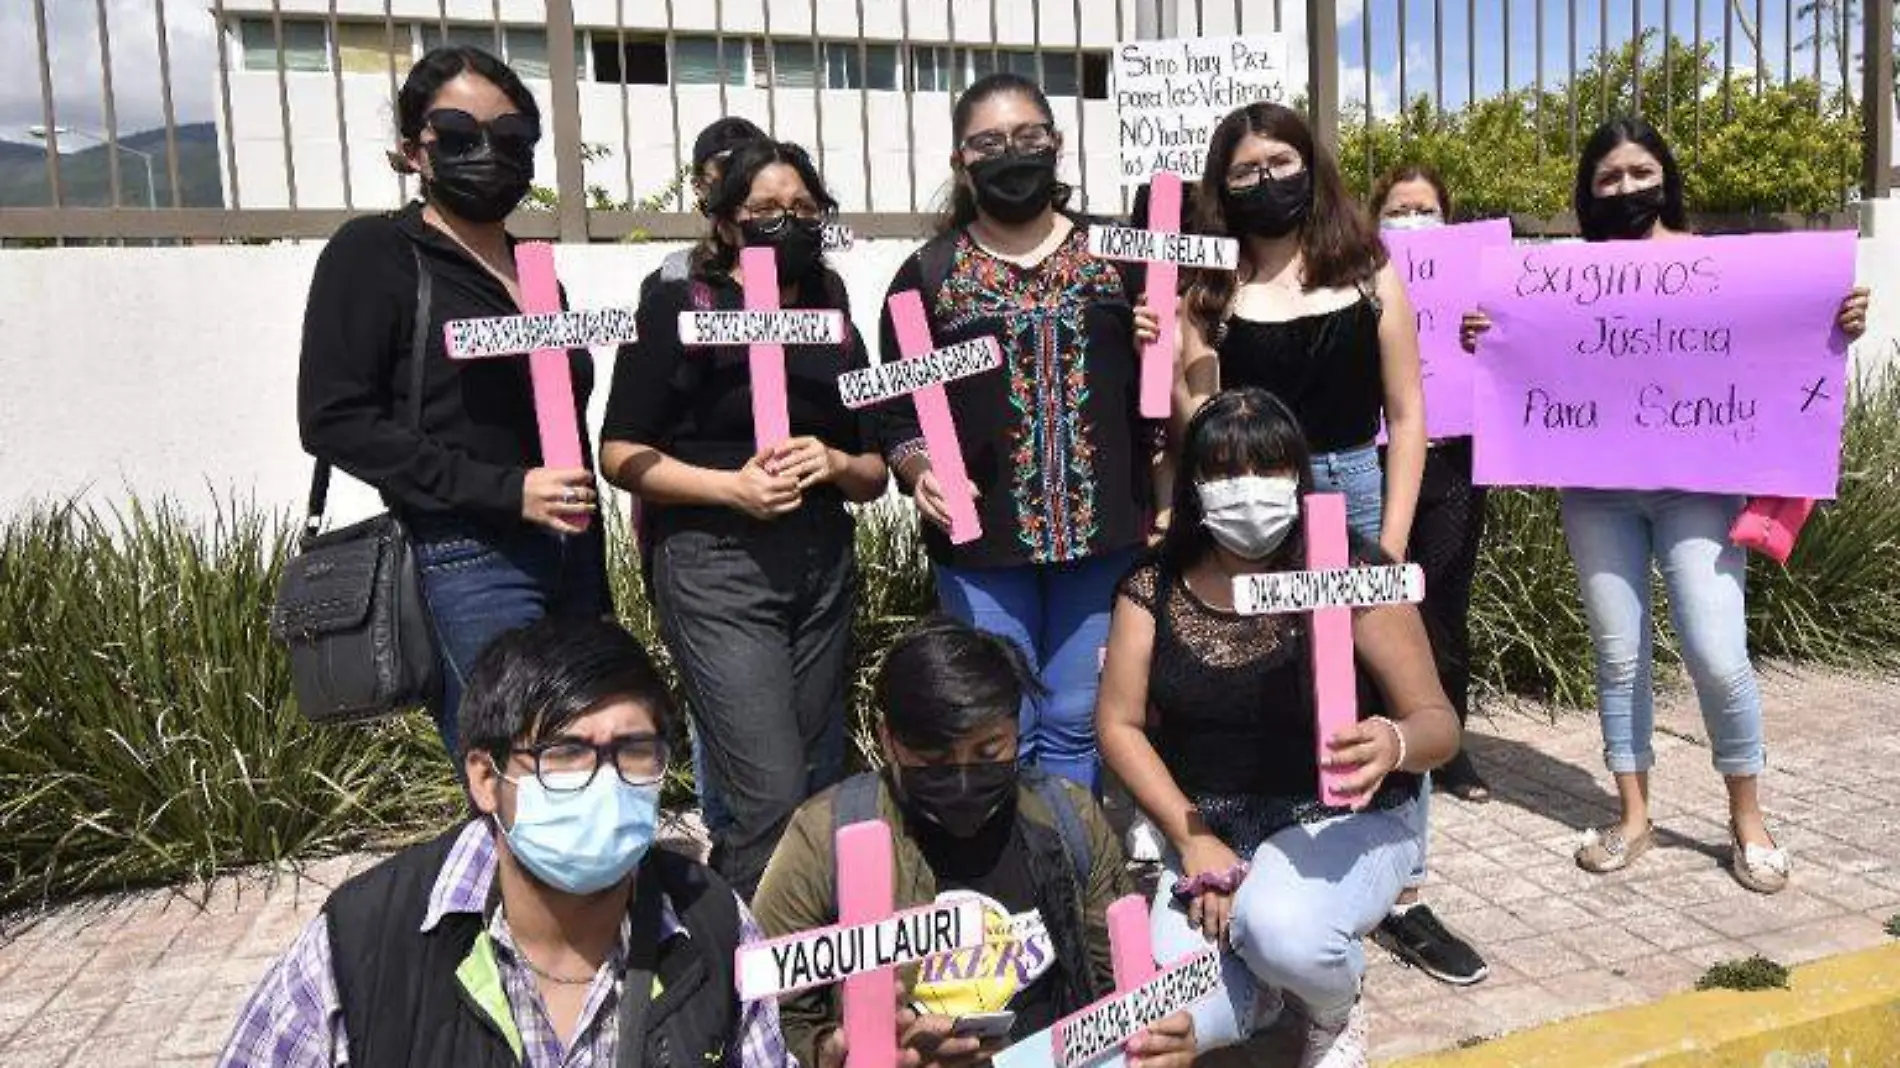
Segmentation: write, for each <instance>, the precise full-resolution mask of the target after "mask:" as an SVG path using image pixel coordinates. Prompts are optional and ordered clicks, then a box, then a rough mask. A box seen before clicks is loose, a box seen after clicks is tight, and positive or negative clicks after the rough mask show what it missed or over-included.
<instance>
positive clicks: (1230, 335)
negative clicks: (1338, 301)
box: [1215, 296, 1385, 452]
mask: <svg viewBox="0 0 1900 1068" xmlns="http://www.w3.org/2000/svg"><path fill="white" fill-rule="evenodd" d="M1215 351H1216V353H1217V354H1218V355H1219V357H1220V384H1221V388H1223V389H1235V388H1237V387H1240V386H1258V387H1260V388H1261V389H1264V390H1266V391H1267V392H1269V393H1272V394H1274V395H1275V396H1277V397H1279V398H1280V399H1281V400H1282V401H1284V402H1285V403H1286V406H1287V407H1288V408H1291V409H1292V410H1293V414H1294V416H1295V417H1296V418H1298V419H1299V421H1300V427H1301V428H1302V429H1303V430H1305V431H1306V443H1307V445H1308V446H1309V447H1310V448H1312V450H1313V451H1314V452H1337V451H1339V450H1341V449H1350V448H1354V447H1356V446H1360V445H1365V444H1367V443H1369V442H1371V441H1372V440H1373V438H1374V437H1376V436H1377V435H1378V433H1379V415H1380V411H1381V410H1382V409H1383V408H1384V405H1385V383H1384V378H1383V376H1382V375H1381V374H1380V370H1379V308H1378V305H1377V303H1376V302H1375V301H1374V300H1373V298H1372V297H1370V296H1363V297H1361V298H1360V299H1359V300H1355V301H1353V302H1352V303H1351V304H1348V305H1346V306H1345V307H1344V308H1340V309H1339V310H1337V311H1330V312H1325V313H1323V314H1320V315H1306V316H1301V317H1300V318H1298V319H1288V320H1286V321H1285V322H1273V323H1263V322H1258V321H1256V320H1253V319H1242V318H1240V317H1239V316H1229V317H1228V319H1227V321H1226V322H1225V323H1223V324H1222V331H1221V337H1220V341H1219V344H1218V345H1217V346H1216V349H1215Z"/></svg>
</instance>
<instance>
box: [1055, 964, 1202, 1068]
mask: <svg viewBox="0 0 1900 1068" xmlns="http://www.w3.org/2000/svg"><path fill="white" fill-rule="evenodd" d="M1220 988H1221V974H1220V951H1219V950H1215V949H1207V950H1203V951H1202V952H1200V953H1197V954H1195V955H1194V956H1192V957H1190V958H1188V959H1187V960H1186V961H1184V962H1182V963H1180V964H1177V965H1175V966H1174V967H1172V968H1170V969H1168V970H1167V971H1165V972H1162V973H1161V974H1160V975H1157V976H1155V977H1154V978H1153V979H1150V980H1148V981H1147V982H1145V983H1143V984H1141V985H1140V986H1138V987H1136V988H1135V989H1133V990H1131V991H1129V992H1128V993H1126V994H1116V995H1113V996H1112V997H1109V998H1107V999H1105V1000H1102V1001H1098V1002H1096V1003H1095V1004H1094V1005H1091V1006H1089V1007H1088V1008H1086V1009H1083V1010H1082V1011H1081V1012H1078V1013H1076V1014H1075V1015H1074V1016H1071V1017H1069V1018H1068V1019H1066V1020H1063V1021H1062V1022H1060V1023H1058V1024H1056V1037H1055V1043H1056V1064H1057V1065H1058V1066H1059V1068H1080V1066H1082V1065H1084V1064H1087V1063H1088V1062H1090V1061H1092V1060H1094V1059H1095V1058H1097V1057H1100V1056H1101V1055H1102V1054H1104V1053H1108V1052H1111V1051H1113V1050H1117V1049H1120V1048H1121V1047H1122V1046H1123V1045H1124V1044H1125V1043H1126V1042H1127V1041H1128V1040H1129V1039H1131V1038H1134V1037H1135V1036H1136V1035H1138V1034H1140V1033H1141V1032H1142V1031H1143V1030H1145V1029H1147V1028H1148V1027H1150V1026H1152V1025H1154V1024H1155V1023H1157V1022H1159V1021H1160V1020H1162V1019H1164V1018H1165V1017H1168V1016H1172V1015H1173V1014H1175V1013H1177V1012H1180V1011H1181V1010H1182V1009H1185V1008H1187V1007H1188V1006H1190V1005H1192V1004H1194V1003H1195V1002H1197V1001H1199V1000H1201V999H1202V998H1204V997H1207V996H1208V995H1209V994H1212V993H1214V992H1215V991H1216V990H1219V989H1220Z"/></svg>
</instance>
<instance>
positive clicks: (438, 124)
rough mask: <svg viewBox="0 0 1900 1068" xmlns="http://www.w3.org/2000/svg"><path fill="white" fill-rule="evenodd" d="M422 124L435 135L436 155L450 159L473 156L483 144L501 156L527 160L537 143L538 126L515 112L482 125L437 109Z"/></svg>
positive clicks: (461, 113)
mask: <svg viewBox="0 0 1900 1068" xmlns="http://www.w3.org/2000/svg"><path fill="white" fill-rule="evenodd" d="M424 121H426V122H427V123H428V126H429V129H431V130H434V131H435V144H436V151H437V152H440V153H441V154H442V155H444V156H446V157H448V158H450V159H461V158H462V157H464V156H471V155H474V154H475V153H476V152H477V151H479V150H480V149H481V147H482V145H483V144H484V143H486V144H488V145H491V146H493V148H494V150H495V151H496V152H498V153H501V154H502V155H504V156H514V157H516V158H518V159H527V158H531V157H532V156H533V155H534V146H535V144H536V143H537V142H539V141H540V140H541V124H540V123H539V122H537V121H535V120H534V119H531V118H529V117H528V116H526V115H522V114H520V113H518V112H509V113H508V114H506V115H497V116H496V117H495V118H493V119H490V120H489V121H487V122H482V121H480V120H478V119H477V118H475V116H473V115H470V114H469V113H468V112H466V111H463V110H462V109H460V108H437V109H436V110H434V111H431V112H429V115H428V118H427V119H426V120H424Z"/></svg>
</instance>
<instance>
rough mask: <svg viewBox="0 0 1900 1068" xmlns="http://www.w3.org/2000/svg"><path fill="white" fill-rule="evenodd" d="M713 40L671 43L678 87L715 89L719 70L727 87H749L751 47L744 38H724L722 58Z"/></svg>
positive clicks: (675, 39) (687, 40) (717, 42)
mask: <svg viewBox="0 0 1900 1068" xmlns="http://www.w3.org/2000/svg"><path fill="white" fill-rule="evenodd" d="M720 44H721V42H720V39H719V38H716V37H676V38H674V39H673V69H674V71H675V72H676V73H675V80H677V81H678V82H679V84H681V85H718V84H719V82H720V72H721V68H722V67H723V68H724V73H725V79H724V80H725V83H726V84H727V85H730V86H745V85H750V84H752V70H751V63H750V59H751V51H752V49H751V44H750V41H749V40H748V39H747V38H744V37H727V38H725V40H724V49H723V53H724V55H723V57H722V55H721V52H722V49H721V47H720Z"/></svg>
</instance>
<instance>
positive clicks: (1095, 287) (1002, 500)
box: [880, 223, 1155, 567]
mask: <svg viewBox="0 0 1900 1068" xmlns="http://www.w3.org/2000/svg"><path fill="white" fill-rule="evenodd" d="M944 240H951V241H954V242H955V248H954V252H953V254H952V258H951V260H950V268H949V271H948V274H947V275H946V276H945V278H944V281H943V284H942V285H941V286H940V287H938V289H937V291H936V292H935V293H925V294H924V316H925V318H926V319H927V320H928V321H929V323H930V332H931V338H932V340H933V341H934V342H935V343H936V344H937V345H938V346H939V347H942V346H946V345H952V344H956V343H957V342H962V341H971V340H974V339H976V338H981V337H994V338H995V339H996V340H997V342H998V343H1000V344H1001V345H1002V348H1003V367H1002V369H1001V370H999V371H992V372H989V373H986V374H979V375H975V376H973V377H970V378H965V379H962V380H960V381H956V382H952V383H950V384H949V385H947V386H946V387H944V390H945V393H946V394H947V395H948V397H949V400H950V410H951V414H952V416H953V417H954V419H955V420H956V426H957V436H958V438H959V440H961V442H962V443H963V463H964V466H965V468H966V469H967V470H968V471H969V475H970V481H971V482H972V483H974V484H975V486H976V488H977V490H978V491H979V492H980V493H981V496H980V497H978V499H977V502H976V508H977V515H978V518H979V519H980V520H981V521H982V524H983V536H982V537H981V538H980V539H978V540H976V541H973V542H971V543H970V544H968V545H959V546H952V545H951V544H950V540H949V539H948V538H947V537H945V536H944V535H943V533H942V532H941V531H939V530H937V529H936V528H935V527H934V526H932V525H930V524H925V527H924V541H925V545H926V546H927V548H928V549H929V552H930V557H931V559H932V560H935V561H937V562H939V563H945V564H950V565H952V566H956V567H1010V566H1016V565H1021V564H1061V563H1068V562H1070V561H1074V560H1082V559H1086V558H1089V557H1092V556H1099V555H1103V554H1106V553H1111V552H1116V551H1119V550H1121V549H1126V548H1128V547H1130V546H1132V545H1135V544H1137V543H1139V542H1140V541H1141V540H1142V537H1143V535H1144V534H1145V533H1146V524H1147V516H1148V511H1149V507H1150V504H1151V501H1150V490H1149V481H1148V468H1149V454H1150V449H1151V439H1152V436H1153V432H1154V426H1155V424H1153V423H1150V422H1148V421H1146V420H1143V419H1142V418H1141V414H1140V408H1141V406H1140V390H1141V375H1140V369H1139V365H1140V352H1139V349H1138V347H1137V346H1136V344H1135V335H1134V304H1133V302H1132V301H1131V299H1130V296H1129V294H1130V292H1131V291H1130V290H1129V288H1128V286H1127V283H1126V281H1125V280H1124V277H1123V274H1122V271H1121V268H1120V267H1119V266H1118V265H1117V264H1115V263H1113V262H1111V261H1108V260H1103V259H1097V258H1096V257H1094V256H1092V255H1090V254H1089V251H1088V231H1087V226H1086V225H1085V223H1078V224H1077V225H1076V227H1075V232H1074V233H1072V234H1071V235H1070V236H1069V238H1068V239H1067V240H1066V241H1064V242H1063V243H1062V244H1061V246H1060V247H1058V248H1057V249H1056V251H1054V252H1052V253H1050V254H1049V256H1048V257H1047V258H1046V259H1044V260H1043V261H1042V262H1041V263H1039V264H1037V265H1036V266H1034V267H1021V266H1018V265H1016V264H1014V263H1011V262H1009V261H1007V260H1003V259H999V258H998V257H996V256H992V255H990V254H989V253H988V252H986V251H984V250H983V249H982V248H981V247H980V246H978V245H977V244H976V243H975V242H974V241H972V240H971V239H970V237H969V235H968V233H967V232H961V233H958V234H957V235H955V236H954V237H952V238H947V239H944ZM924 288H925V286H924V276H923V269H922V266H921V263H920V260H919V257H918V256H917V255H913V256H911V257H910V258H908V259H906V260H905V261H904V266H903V267H902V268H901V269H899V271H898V272H897V277H896V278H895V279H894V280H893V281H892V282H891V287H890V292H891V293H892V294H896V293H900V292H903V291H905V290H911V289H914V290H918V291H920V292H921V291H922V290H923V289H924ZM881 338H882V346H883V352H884V358H885V359H898V358H901V352H902V350H901V349H900V348H899V347H898V344H897V334H896V330H895V328H894V326H893V325H892V323H891V317H890V312H889V305H888V302H887V304H886V310H885V312H884V314H883V326H882V335H881ZM880 411H882V412H883V413H884V419H885V423H884V434H885V443H886V446H887V448H888V449H890V450H891V459H892V460H893V466H895V463H896V462H901V461H902V460H903V459H905V458H906V456H907V455H909V454H910V450H911V449H913V448H915V447H916V446H917V444H918V443H920V441H921V438H922V432H921V430H920V429H919V427H918V424H917V411H916V406H915V405H914V404H912V403H911V402H910V400H909V399H908V398H905V399H900V400H897V401H892V402H890V403H888V404H886V405H884V406H882V408H881V409H880Z"/></svg>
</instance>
